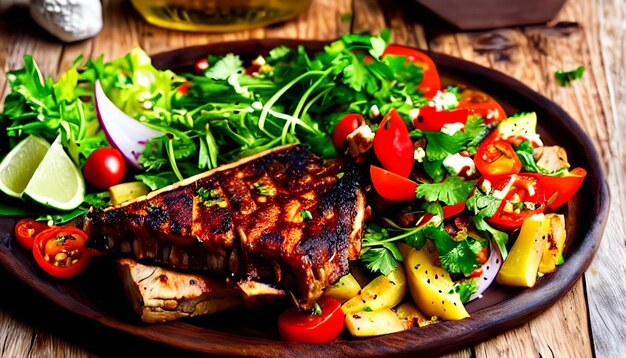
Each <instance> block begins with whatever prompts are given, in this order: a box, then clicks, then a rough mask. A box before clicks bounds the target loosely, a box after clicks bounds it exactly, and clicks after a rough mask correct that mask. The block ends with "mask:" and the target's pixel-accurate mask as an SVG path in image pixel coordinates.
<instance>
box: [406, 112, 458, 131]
mask: <svg viewBox="0 0 626 358" xmlns="http://www.w3.org/2000/svg"><path fill="white" fill-rule="evenodd" d="M469 115H470V111H469V109H467V108H457V109H453V110H451V111H438V110H437V108H435V107H431V106H426V107H422V108H420V112H419V114H418V115H417V118H414V119H413V126H414V127H415V128H417V129H420V130H423V131H427V132H439V131H440V130H441V128H443V126H444V125H445V124H452V123H463V124H465V122H467V117H468V116H469Z"/></svg>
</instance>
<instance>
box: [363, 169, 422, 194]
mask: <svg viewBox="0 0 626 358" xmlns="http://www.w3.org/2000/svg"><path fill="white" fill-rule="evenodd" d="M370 177H371V178H372V184H373V185H374V189H376V192H377V193H378V194H379V195H380V196H382V197H383V198H385V199H387V200H391V201H411V200H415V189H416V188H417V183H416V182H414V181H412V180H410V179H407V178H405V177H402V176H399V175H398V174H394V173H392V172H390V171H388V170H385V169H383V168H379V167H377V166H375V165H371V166H370Z"/></svg>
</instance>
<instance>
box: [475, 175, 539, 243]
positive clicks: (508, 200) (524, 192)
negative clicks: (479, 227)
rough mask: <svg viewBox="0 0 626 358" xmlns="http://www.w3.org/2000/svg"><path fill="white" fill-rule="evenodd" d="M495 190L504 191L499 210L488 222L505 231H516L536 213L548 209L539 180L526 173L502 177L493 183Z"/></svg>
mask: <svg viewBox="0 0 626 358" xmlns="http://www.w3.org/2000/svg"><path fill="white" fill-rule="evenodd" d="M492 187H493V189H494V190H499V191H504V193H503V194H502V195H503V199H502V202H501V203H500V206H499V207H498V211H497V212H496V213H495V214H494V215H493V216H492V217H491V218H489V219H487V222H489V223H490V224H493V225H494V226H496V227H497V228H499V229H502V230H505V231H514V230H516V229H518V228H519V227H521V226H522V222H523V221H524V220H525V219H526V218H528V217H529V216H532V215H534V214H538V213H543V212H544V211H545V210H546V195H545V192H544V190H543V187H542V186H541V184H539V181H538V180H537V179H535V178H534V177H532V176H529V175H525V174H513V175H507V176H504V177H501V178H499V179H497V180H496V182H495V183H493V184H492Z"/></svg>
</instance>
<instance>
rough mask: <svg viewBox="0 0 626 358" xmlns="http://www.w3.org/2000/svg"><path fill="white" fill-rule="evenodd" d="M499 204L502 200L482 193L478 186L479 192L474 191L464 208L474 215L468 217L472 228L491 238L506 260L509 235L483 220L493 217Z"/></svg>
mask: <svg viewBox="0 0 626 358" xmlns="http://www.w3.org/2000/svg"><path fill="white" fill-rule="evenodd" d="M501 203H502V199H499V198H496V197H495V196H493V195H489V194H485V193H483V191H482V190H480V186H479V190H476V191H475V192H474V195H472V196H471V197H470V198H468V199H467V201H466V202H465V206H466V207H467V209H468V210H469V211H470V212H472V213H473V214H474V215H473V216H471V217H470V219H471V220H472V222H473V223H474V226H476V228H477V229H478V230H479V231H480V232H482V233H484V234H487V235H488V236H489V237H491V238H492V239H493V240H494V241H495V242H496V244H497V245H498V248H500V252H502V257H503V258H506V256H507V254H508V250H507V248H506V244H507V242H508V241H509V235H508V234H507V233H505V232H503V231H500V230H497V229H495V228H493V227H492V226H491V225H489V224H488V223H487V222H486V221H485V219H488V218H490V217H492V216H493V215H495V213H496V212H497V211H498V208H499V207H500V204H501Z"/></svg>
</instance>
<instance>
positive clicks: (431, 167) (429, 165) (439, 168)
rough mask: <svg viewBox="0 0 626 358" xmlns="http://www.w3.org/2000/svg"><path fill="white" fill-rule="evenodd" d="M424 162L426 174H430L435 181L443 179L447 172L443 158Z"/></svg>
mask: <svg viewBox="0 0 626 358" xmlns="http://www.w3.org/2000/svg"><path fill="white" fill-rule="evenodd" d="M422 164H423V165H424V171H425V172H426V174H428V176H429V177H430V178H431V179H432V180H433V181H434V182H435V183H438V182H440V181H442V180H443V177H444V175H445V174H446V170H445V168H444V167H443V159H442V160H436V161H430V160H425V161H424V163H422Z"/></svg>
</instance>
